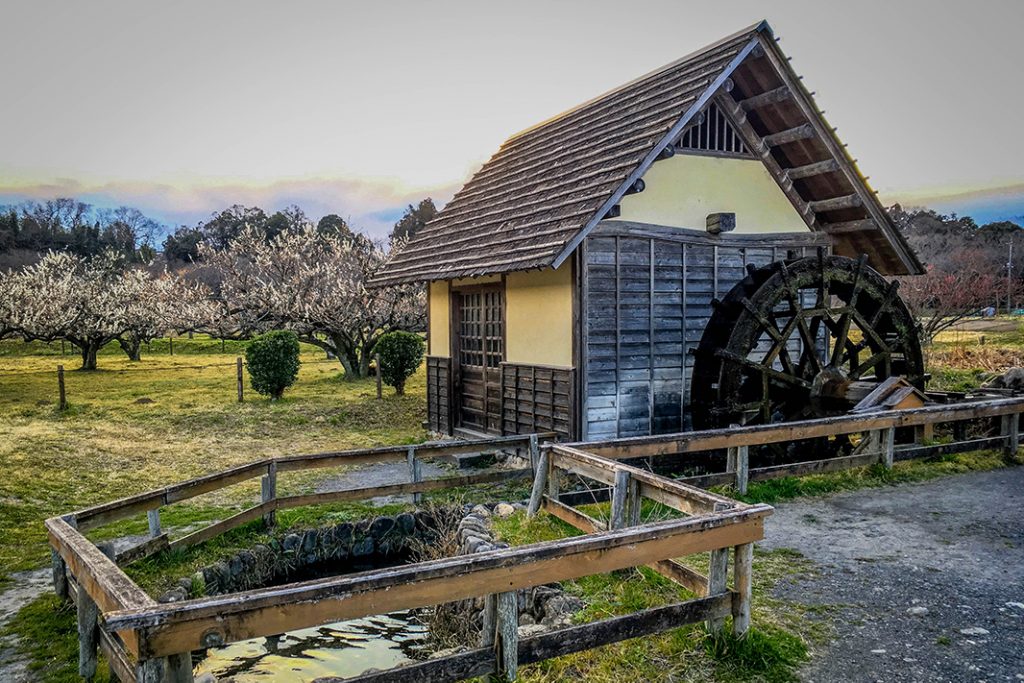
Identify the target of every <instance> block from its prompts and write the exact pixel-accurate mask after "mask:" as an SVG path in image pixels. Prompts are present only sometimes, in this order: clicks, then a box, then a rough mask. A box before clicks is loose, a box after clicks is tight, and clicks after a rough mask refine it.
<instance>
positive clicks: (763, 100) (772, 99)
mask: <svg viewBox="0 0 1024 683" xmlns="http://www.w3.org/2000/svg"><path fill="white" fill-rule="evenodd" d="M791 97H793V92H792V91H791V90H790V89H789V88H788V87H787V86H785V85H782V86H779V87H778V88H774V89H772V90H767V91H765V92H763V93H760V94H758V95H753V96H751V97H748V98H746V99H744V100H740V101H739V102H737V104H739V106H740V109H742V110H743V111H752V110H754V109H760V108H761V107H766V106H768V105H769V104H778V103H779V102H785V101H786V100H788V99H790V98H791Z"/></svg>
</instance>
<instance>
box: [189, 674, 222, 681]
mask: <svg viewBox="0 0 1024 683" xmlns="http://www.w3.org/2000/svg"><path fill="white" fill-rule="evenodd" d="M192 683H217V677H216V676H214V675H213V674H211V673H205V674H202V675H201V676H196V678H195V679H194V680H193V682H192Z"/></svg>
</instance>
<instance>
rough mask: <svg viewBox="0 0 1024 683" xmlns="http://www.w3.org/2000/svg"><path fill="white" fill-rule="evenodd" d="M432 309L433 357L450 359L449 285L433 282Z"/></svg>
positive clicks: (431, 286)
mask: <svg viewBox="0 0 1024 683" xmlns="http://www.w3.org/2000/svg"><path fill="white" fill-rule="evenodd" d="M427 293H428V297H429V300H428V302H427V304H428V306H429V307H430V336H429V342H430V349H429V351H428V353H429V354H430V355H431V356H440V357H442V358H448V357H449V356H450V355H451V348H452V344H451V326H450V325H451V321H450V319H449V316H450V315H451V305H450V304H451V301H450V298H449V296H448V283H447V282H444V281H441V282H431V283H430V289H429V290H428V292H427Z"/></svg>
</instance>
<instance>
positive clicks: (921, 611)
mask: <svg viewBox="0 0 1024 683" xmlns="http://www.w3.org/2000/svg"><path fill="white" fill-rule="evenodd" d="M907 614H909V615H910V616H912V617H923V616H925V615H926V614H928V608H927V607H911V608H910V609H908V610H907Z"/></svg>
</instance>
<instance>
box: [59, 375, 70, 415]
mask: <svg viewBox="0 0 1024 683" xmlns="http://www.w3.org/2000/svg"><path fill="white" fill-rule="evenodd" d="M57 391H58V392H59V394H60V398H59V400H58V402H57V409H58V410H67V409H68V399H67V394H66V393H65V391H64V366H63V365H58V366H57Z"/></svg>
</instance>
